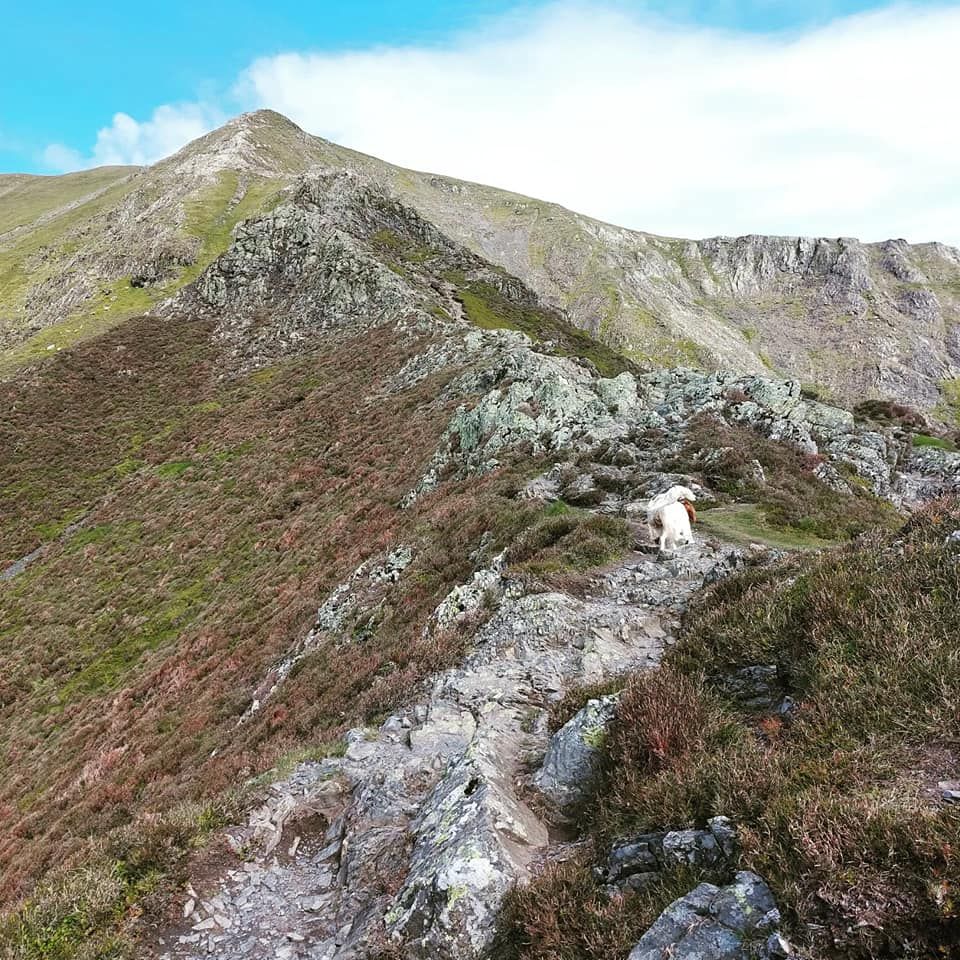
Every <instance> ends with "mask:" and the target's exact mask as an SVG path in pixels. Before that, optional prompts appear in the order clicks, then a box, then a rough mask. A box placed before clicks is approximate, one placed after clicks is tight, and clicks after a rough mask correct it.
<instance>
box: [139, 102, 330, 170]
mask: <svg viewBox="0 0 960 960" xmlns="http://www.w3.org/2000/svg"><path fill="white" fill-rule="evenodd" d="M322 142H323V141H320V140H319V139H317V138H315V137H311V136H310V134H308V133H306V132H305V131H304V130H302V129H301V128H300V127H298V126H297V125H296V124H295V123H294V122H293V121H292V120H290V119H288V118H287V117H285V116H283V114H281V113H277V112H276V111H275V110H254V111H252V112H250V113H242V114H240V115H239V116H236V117H234V118H233V119H232V120H229V121H227V123H225V124H224V125H223V126H221V127H218V128H217V129H216V130H212V131H211V132H210V133H208V134H205V135H204V136H202V137H199V138H198V139H196V140H193V141H191V142H190V143H188V144H187V145H186V146H185V147H183V148H182V149H181V150H179V151H178V152H177V153H175V154H173V156H171V157H168V158H167V159H166V160H162V161H161V162H160V163H159V164H157V167H158V168H161V169H162V168H163V167H170V168H173V169H174V170H175V171H176V173H177V174H178V175H193V176H201V177H210V176H215V175H216V174H217V173H219V172H220V171H221V170H228V169H229V170H239V171H244V172H248V173H252V174H255V175H259V176H267V177H278V176H285V175H290V174H293V175H296V174H298V173H301V172H303V170H304V169H306V167H307V166H309V165H310V163H311V162H315V158H314V157H313V154H314V153H315V152H316V145H318V144H320V143H322Z"/></svg>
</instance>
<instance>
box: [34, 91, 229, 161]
mask: <svg viewBox="0 0 960 960" xmlns="http://www.w3.org/2000/svg"><path fill="white" fill-rule="evenodd" d="M225 119H226V116H225V115H224V114H223V113H222V112H221V111H220V110H219V109H218V108H216V107H214V106H211V105H208V104H201V103H186V104H174V105H164V106H161V107H157V109H156V110H154V111H153V115H152V116H151V117H150V119H149V120H144V121H142V122H139V121H137V120H134V118H133V117H131V116H129V115H128V114H126V113H117V114H114V117H113V122H112V123H111V124H110V126H109V127H103V128H102V129H101V130H100V131H98V133H97V142H96V144H95V145H94V148H93V151H92V152H91V154H90V155H89V156H83V155H82V154H81V153H79V152H78V151H76V150H73V149H71V148H70V147H65V146H63V145H62V144H58V143H53V144H50V145H49V146H48V147H47V148H46V149H45V150H44V152H43V161H44V164H45V165H46V166H47V167H48V168H49V169H51V170H58V171H66V170H79V169H84V168H87V167H99V166H104V165H107V164H135V165H138V166H142V165H145V164H149V163H155V162H156V161H157V160H160V159H161V158H163V157H166V156H168V155H169V154H171V153H174V152H175V151H177V150H179V149H180V147H182V146H183V145H184V144H185V143H188V142H189V141H190V140H193V139H195V138H196V137H200V136H202V135H203V134H205V133H207V132H209V131H210V130H212V129H213V128H214V127H216V126H218V125H219V124H221V123H223V122H224V120H225Z"/></svg>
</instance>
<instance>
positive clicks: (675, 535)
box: [647, 486, 697, 550]
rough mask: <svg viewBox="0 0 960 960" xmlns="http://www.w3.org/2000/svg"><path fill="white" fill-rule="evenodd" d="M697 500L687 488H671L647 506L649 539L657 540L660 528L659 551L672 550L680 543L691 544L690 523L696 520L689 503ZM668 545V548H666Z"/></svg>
mask: <svg viewBox="0 0 960 960" xmlns="http://www.w3.org/2000/svg"><path fill="white" fill-rule="evenodd" d="M696 499H697V498H696V496H695V495H694V493H693V491H692V490H690V489H689V488H688V487H681V486H676V487H671V488H670V489H669V490H667V491H666V492H665V493H660V494H657V496H655V497H654V498H653V499H652V500H651V501H650V502H649V503H648V504H647V528H648V529H649V531H650V539H651V540H656V539H657V528H658V527H659V528H660V549H661V550H667V549H668V548H669V549H671V550H672V549H674V547H677V546H679V545H680V544H681V543H693V530H691V529H690V521H691V520H695V519H696V516H697V515H696V513H694V510H693V507H692V506H690V503H691V502H693V501H695V500H696ZM668 545H669V547H668Z"/></svg>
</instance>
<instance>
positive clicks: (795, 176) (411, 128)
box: [240, 5, 960, 243]
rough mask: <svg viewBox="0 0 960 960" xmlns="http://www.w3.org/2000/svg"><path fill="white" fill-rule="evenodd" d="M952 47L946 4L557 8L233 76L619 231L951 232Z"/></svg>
mask: <svg viewBox="0 0 960 960" xmlns="http://www.w3.org/2000/svg"><path fill="white" fill-rule="evenodd" d="M507 27H509V29H508V28H507ZM958 45H960V7H958V6H956V5H951V6H949V7H939V8H937V7H933V8H931V7H929V6H928V7H916V6H897V7H891V8H888V9H885V10H882V11H880V12H876V13H872V14H867V15H860V16H855V17H850V18H846V19H842V20H838V21H834V22H833V23H830V24H828V25H826V26H822V27H818V28H814V29H811V30H808V31H805V32H801V33H793V34H789V35H768V36H758V35H748V34H743V33H735V32H730V31H720V30H709V29H703V28H698V27H696V26H689V25H678V24H670V23H668V22H666V21H664V20H662V19H656V18H652V17H650V16H639V15H630V14H628V13H626V12H624V11H623V10H622V9H617V8H614V7H609V6H596V5H577V6H571V5H559V6H551V7H548V8H546V9H542V10H540V11H539V12H537V13H535V14H533V15H531V16H529V17H527V18H524V19H520V18H517V17H514V18H512V19H511V20H510V21H509V23H508V24H507V25H504V24H500V25H499V28H498V25H496V24H494V25H492V27H491V28H490V29H489V30H487V31H485V32H483V33H478V34H474V35H472V36H464V37H461V38H459V39H458V40H457V41H456V42H455V43H453V44H451V45H449V46H447V47H444V48H395V49H389V48H388V49H376V50H371V51H366V52H354V53H345V54H318V53H289V54H283V55H279V56H274V57H269V58H265V59H262V60H258V61H257V62H255V63H254V64H253V65H252V66H251V67H250V68H249V69H248V70H247V71H246V73H245V75H244V77H243V78H242V83H241V87H240V89H241V91H242V92H243V93H244V95H245V96H246V97H247V98H248V99H249V101H250V102H251V103H253V104H254V105H258V106H259V105H262V106H270V107H273V108H274V109H277V110H279V111H281V112H283V113H286V114H287V115H288V116H290V117H291V118H292V119H294V120H295V121H297V122H298V123H300V124H301V125H302V126H304V127H305V128H306V129H308V130H310V131H311V132H313V133H318V134H321V135H323V136H327V137H329V138H330V139H332V140H335V141H337V142H340V143H343V144H345V145H347V146H351V147H355V148H357V149H359V150H363V151H365V152H368V153H373V154H375V155H378V156H382V157H384V158H386V159H389V160H392V161H393V162H395V163H399V164H402V165H404V166H412V167H416V168H419V169H428V170H433V171H438V172H442V173H447V174H451V175H454V176H459V177H463V178H465V179H470V180H479V181H481V182H486V183H492V184H495V185H497V186H502V187H508V188H510V189H513V190H517V191H519V192H522V193H527V194H531V195H533V196H537V197H541V198H546V199H550V200H556V201H558V202H561V203H564V204H565V205H567V206H569V207H572V208H574V209H577V210H581V211H583V212H585V213H590V214H592V215H594V216H598V217H601V218H603V219H607V220H610V221H613V222H616V223H621V224H624V225H627V226H632V227H637V228H641V229H646V230H652V231H656V232H660V233H667V234H674V235H680V236H704V235H708V234H716V233H728V234H732V233H746V232H757V233H759V232H763V233H787V234H795V233H810V234H823V235H829V236H836V235H840V234H844V235H860V236H862V237H865V238H867V239H879V238H881V237H887V236H906V237H908V238H909V239H913V240H927V239H935V238H936V239H944V240H947V241H948V242H953V243H958V242H960V176H958V174H957V157H958V155H960V124H956V123H955V122H954V121H953V119H952V117H953V116H954V114H955V112H956V93H957V90H960V60H958V58H957V56H956V50H957V48H958Z"/></svg>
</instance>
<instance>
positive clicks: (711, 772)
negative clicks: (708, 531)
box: [502, 502, 960, 960]
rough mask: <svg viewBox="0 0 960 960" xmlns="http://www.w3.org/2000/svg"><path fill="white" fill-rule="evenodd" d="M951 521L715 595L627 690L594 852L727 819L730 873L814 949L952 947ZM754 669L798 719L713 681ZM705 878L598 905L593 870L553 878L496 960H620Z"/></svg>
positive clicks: (519, 917) (601, 795)
mask: <svg viewBox="0 0 960 960" xmlns="http://www.w3.org/2000/svg"><path fill="white" fill-rule="evenodd" d="M957 527H960V505H958V504H957V503H956V502H945V503H942V504H938V505H934V506H933V507H931V508H929V509H928V510H927V511H926V512H925V513H924V514H923V515H921V516H919V517H917V518H915V519H914V520H911V521H910V523H909V524H908V525H907V527H906V528H904V530H903V531H902V532H898V533H894V534H883V533H877V534H874V535H871V536H869V537H867V538H864V539H861V540H859V541H856V542H854V543H852V544H850V545H848V546H845V547H841V548H838V549H836V550H833V551H829V552H827V553H824V554H822V555H819V556H814V557H808V558H804V559H801V558H798V557H794V558H791V559H788V560H786V561H784V562H783V563H780V564H777V565H775V566H773V567H770V568H763V567H761V568H756V569H750V570H748V571H746V572H745V573H742V574H740V575H739V576H737V577H734V578H731V579H729V580H727V581H724V582H722V583H720V584H719V585H718V586H716V587H715V588H714V589H713V590H712V591H711V593H709V594H708V595H707V596H706V597H705V599H704V600H703V601H702V602H701V603H700V604H699V605H698V606H697V607H696V608H694V609H693V610H692V611H691V612H690V613H689V614H688V616H687V618H686V620H685V623H684V631H683V635H682V637H681V640H680V643H679V644H678V645H677V646H676V647H675V648H673V649H672V650H671V651H670V653H669V655H668V657H667V659H666V662H665V666H664V668H663V670H662V671H661V672H660V673H659V674H655V675H653V676H652V677H651V676H647V677H644V676H638V677H636V678H635V679H634V680H633V681H631V683H630V684H628V686H627V689H626V692H625V694H624V699H623V701H622V704H621V708H620V715H619V719H618V722H617V723H616V724H615V725H614V727H613V729H612V731H611V733H610V736H609V738H608V740H607V742H606V747H605V750H606V758H605V766H604V770H603V773H602V774H601V776H600V777H598V779H597V782H596V783H595V785H594V795H593V797H592V799H591V801H590V802H589V803H588V804H587V805H586V806H585V816H584V820H583V827H584V829H585V833H586V835H587V836H588V837H590V838H591V839H592V840H593V841H594V843H595V844H596V851H597V853H596V856H599V857H602V856H603V855H604V853H603V851H606V850H607V849H609V846H610V844H611V843H613V842H615V841H616V839H617V838H622V837H629V836H630V835H631V834H635V833H637V832H643V831H646V830H655V829H666V828H671V827H687V826H693V825H697V826H702V825H703V824H704V823H705V821H706V819H707V818H708V817H711V816H714V815H717V814H723V815H726V816H729V817H731V818H732V819H733V820H734V821H735V822H736V823H737V824H738V825H739V828H740V834H741V840H742V845H743V849H742V852H741V855H740V860H739V866H740V867H741V868H747V869H751V870H755V871H756V872H758V873H759V874H761V875H762V876H764V877H765V878H766V879H767V880H768V882H769V883H770V884H771V886H772V887H773V888H774V891H775V893H776V895H777V899H778V901H779V904H780V907H781V909H782V911H783V912H784V916H785V920H786V923H787V929H788V932H789V933H790V934H791V936H792V937H793V939H794V940H795V941H796V942H797V943H798V944H800V945H802V946H803V947H804V949H805V950H806V951H809V955H812V956H816V957H838V958H841V957H842V958H862V960H866V958H885V957H891V958H892V957H904V956H907V957H929V956H953V955H954V954H955V951H956V949H957V948H958V945H960V903H958V901H957V896H956V891H957V885H958V883H960V859H958V851H957V838H958V837H960V811H958V810H957V808H956V807H954V806H950V805H946V804H943V803H942V802H940V800H939V795H938V791H937V789H936V784H937V782H938V781H940V780H951V779H955V778H956V775H957V770H958V766H957V764H958V757H960V752H958V751H960V714H958V712H957V703H958V702H960V641H958V637H960V619H958V610H960V607H958V604H957V598H958V597H960V564H958V556H957V550H958V548H957V546H956V544H955V543H951V542H949V541H947V540H946V537H947V535H948V534H949V533H950V532H951V531H953V530H954V529H956V528H957ZM757 663H763V664H767V663H776V664H777V665H778V667H779V670H780V676H781V678H782V679H783V682H784V685H785V691H786V692H788V693H789V694H790V695H791V696H792V697H793V698H794V701H795V702H796V710H795V713H794V715H793V719H792V721H790V722H786V723H785V722H784V721H783V720H782V719H781V718H779V717H778V716H776V715H772V714H763V713H744V712H743V710H742V709H741V708H740V707H738V705H737V704H736V703H734V702H728V701H726V700H725V699H724V694H723V692H722V688H721V687H720V686H718V685H717V684H716V682H715V678H716V677H717V676H718V675H719V674H721V673H722V672H723V671H725V670H730V669H736V668H739V667H743V666H749V665H752V664H757ZM704 669H707V670H708V671H709V674H708V676H707V678H706V680H704V679H703V677H702V671H703V670H704ZM699 879H703V877H702V876H699V877H698V876H696V875H693V874H687V873H685V874H683V875H679V876H674V877H667V878H665V881H664V883H663V885H662V886H661V887H660V888H659V889H655V890H654V891H652V892H651V894H650V895H648V896H644V897H641V896H636V897H627V898H626V899H621V900H614V901H611V902H607V901H605V900H604V898H603V897H602V896H601V895H600V894H599V892H598V891H597V888H596V885H595V883H594V882H593V881H592V878H591V875H590V872H589V865H588V864H582V865H581V864H570V865H565V866H562V867H560V868H558V869H554V870H550V871H547V872H546V873H545V874H544V875H542V876H541V877H540V878H539V879H538V880H537V881H536V882H535V883H534V884H533V885H532V886H531V887H530V888H528V889H526V890H523V891H521V892H520V893H519V894H518V896H517V897H516V898H515V902H514V904H513V908H512V912H511V914H510V920H511V925H509V926H508V928H507V929H506V930H505V933H504V938H505V947H504V952H503V954H502V955H503V957H505V958H507V957H522V958H525V960H533V958H537V960H560V958H563V960H613V958H620V957H622V956H624V955H625V953H626V952H627V951H628V950H629V949H630V946H631V945H632V942H635V940H636V938H637V936H639V933H640V932H642V931H643V929H644V928H645V926H646V925H647V924H648V923H649V922H650V919H651V918H652V917H653V916H655V915H656V913H657V912H658V910H660V909H661V908H662V907H663V906H665V904H666V903H667V902H669V901H670V899H672V898H673V897H674V896H676V895H677V894H678V893H679V892H682V891H683V890H684V889H690V888H691V887H692V886H693V885H694V883H695V882H696V881H697V880H699ZM710 879H722V876H721V877H716V876H714V877H710Z"/></svg>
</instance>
